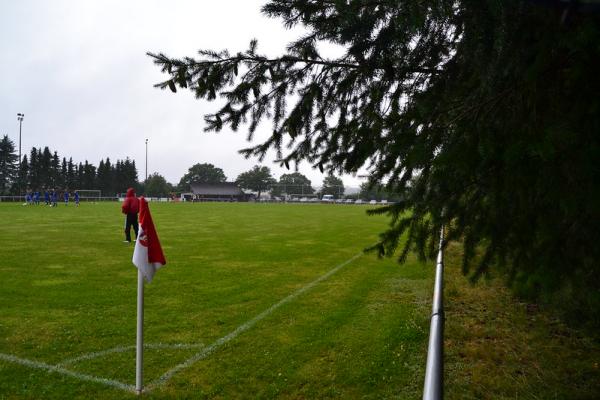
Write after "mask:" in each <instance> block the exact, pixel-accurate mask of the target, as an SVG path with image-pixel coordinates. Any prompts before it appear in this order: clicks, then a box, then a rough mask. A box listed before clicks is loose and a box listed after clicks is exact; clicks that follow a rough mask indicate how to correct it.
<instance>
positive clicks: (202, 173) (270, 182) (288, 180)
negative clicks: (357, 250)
mask: <svg viewBox="0 0 600 400" xmlns="http://www.w3.org/2000/svg"><path fill="white" fill-rule="evenodd" d="M226 181H227V177H226V176H225V173H224V172H223V170H222V169H221V168H218V167H215V166H214V165H213V164H208V163H198V164H195V165H193V166H192V167H190V168H189V169H188V172H187V173H186V174H185V175H184V176H183V177H182V178H181V180H180V181H179V185H178V186H177V189H178V190H179V191H180V192H189V191H191V185H192V184H201V183H222V182H226ZM235 183H237V184H238V186H239V187H240V188H242V189H246V190H250V191H253V192H256V194H257V197H260V195H261V194H262V193H265V192H270V193H271V195H272V196H285V195H287V196H296V197H302V196H313V195H315V194H317V193H316V190H315V188H313V186H312V182H311V180H310V179H308V178H307V177H306V176H305V175H303V174H301V173H300V172H293V173H289V174H283V175H281V176H280V177H279V180H277V179H275V177H273V175H272V173H271V169H270V168H269V167H265V166H259V165H255V166H254V167H253V168H252V169H250V170H249V171H246V172H243V173H241V174H239V175H238V177H237V178H236V179H235ZM344 190H345V189H344V183H343V181H342V180H341V179H340V178H338V177H335V176H333V175H328V176H327V177H325V179H324V180H323V186H322V187H321V190H320V191H319V193H318V194H319V195H324V194H331V195H333V196H334V197H335V198H340V197H342V196H343V195H344Z"/></svg>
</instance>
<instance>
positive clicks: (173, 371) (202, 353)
mask: <svg viewBox="0 0 600 400" xmlns="http://www.w3.org/2000/svg"><path fill="white" fill-rule="evenodd" d="M362 254H363V253H362V252H361V253H358V254H357V255H355V256H354V257H352V258H350V259H349V260H346V261H344V262H343V263H341V264H339V265H337V266H335V267H334V268H333V269H331V270H329V271H328V272H327V273H325V274H323V275H321V276H320V277H318V278H317V279H315V280H314V281H312V282H310V283H308V284H307V285H305V286H303V287H301V288H300V289H298V290H296V291H295V292H293V293H292V294H290V295H288V296H287V297H285V298H284V299H282V300H280V301H279V302H277V303H275V304H273V305H272V306H271V307H269V308H267V309H266V310H265V311H263V312H261V313H260V314H258V315H257V316H256V317H254V318H252V319H250V320H249V321H246V322H245V323H243V324H242V325H240V326H238V327H237V328H236V329H235V330H234V331H232V332H230V333H229V334H227V335H225V336H223V337H221V338H220V339H217V340H216V341H215V342H213V343H212V344H211V345H209V346H207V347H205V348H204V349H202V350H201V351H200V352H198V353H196V354H194V355H193V356H192V357H190V358H188V359H187V360H185V361H184V362H182V363H181V364H179V365H177V366H175V367H173V368H171V369H170V370H169V371H167V372H165V373H164V374H163V375H162V376H161V377H160V378H158V379H156V380H155V381H153V382H151V383H150V384H149V385H148V386H147V387H146V390H145V391H146V392H148V391H150V390H154V389H155V388H157V387H159V386H161V385H163V384H165V383H166V382H167V381H168V380H169V379H171V378H172V377H173V376H174V375H175V374H177V373H178V372H180V371H181V370H183V369H185V368H188V367H190V366H192V365H193V364H195V363H196V362H198V361H200V360H202V359H204V358H206V357H208V356H209V355H211V354H212V353H214V352H215V351H216V350H217V349H218V348H219V347H221V346H223V345H224V344H226V343H227V342H229V341H231V340H233V339H235V338H236V337H237V336H239V335H240V334H241V333H243V332H245V331H247V330H248V329H250V328H252V327H253V326H254V325H256V324H257V323H258V322H259V321H261V320H262V319H264V318H265V317H267V316H268V315H270V314H272V313H273V311H275V310H277V309H278V308H279V307H281V306H283V305H284V304H286V303H289V302H290V301H292V300H294V299H295V298H296V297H298V296H300V295H301V294H303V293H304V292H306V291H308V290H310V289H312V288H313V287H314V286H316V285H318V284H319V283H321V282H323V281H324V280H325V279H327V278H329V277H330V276H331V275H333V274H335V273H336V272H338V271H339V270H340V269H342V268H343V267H345V266H346V265H348V264H350V263H351V262H352V261H354V260H356V259H357V258H359V257H360V256H362Z"/></svg>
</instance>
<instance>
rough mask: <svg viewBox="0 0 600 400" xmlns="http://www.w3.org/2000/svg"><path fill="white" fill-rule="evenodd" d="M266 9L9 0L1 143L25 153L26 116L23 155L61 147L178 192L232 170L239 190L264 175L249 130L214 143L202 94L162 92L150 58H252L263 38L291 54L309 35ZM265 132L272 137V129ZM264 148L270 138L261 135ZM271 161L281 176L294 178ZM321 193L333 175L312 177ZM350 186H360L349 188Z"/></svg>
mask: <svg viewBox="0 0 600 400" xmlns="http://www.w3.org/2000/svg"><path fill="white" fill-rule="evenodd" d="M263 3H264V1H258V0H211V1H191V0H190V1H155V0H138V1H130V0H102V1H100V0H97V1H91V0H90V1H82V0H60V1H59V0H53V1H42V0H39V1H33V0H19V1H9V0H0V38H1V39H0V54H1V55H2V56H1V58H0V59H1V60H2V62H0V74H1V76H2V80H0V134H2V135H4V134H8V135H9V136H10V138H11V139H12V140H13V141H14V142H15V144H16V145H17V146H18V134H19V133H18V122H17V118H16V114H17V113H19V112H22V113H24V114H25V120H24V121H23V136H22V149H23V153H24V154H28V153H29V151H30V149H31V147H32V146H35V147H44V146H49V147H50V148H51V149H52V150H53V151H54V150H56V151H58V153H59V155H60V156H61V157H62V156H67V157H68V156H72V157H73V159H74V160H75V161H82V162H83V161H85V160H86V159H87V160H88V161H90V162H92V163H93V164H95V165H98V162H99V160H100V159H101V158H106V157H107V156H108V157H110V158H111V160H115V159H124V158H125V157H130V158H132V159H134V160H135V161H136V164H137V166H138V173H139V175H140V179H143V177H144V172H145V171H144V140H145V138H148V139H149V146H148V149H149V163H148V164H149V165H148V173H149V174H150V173H152V172H159V173H160V174H162V175H163V176H165V177H166V178H167V180H168V181H170V182H173V183H177V182H178V181H179V179H180V177H181V176H182V175H183V174H184V173H185V172H186V171H187V169H188V168H189V167H190V166H191V165H193V164H195V163H198V162H209V163H212V164H214V165H216V166H218V167H220V168H223V170H224V171H225V174H226V175H227V177H228V178H229V179H230V180H234V179H235V178H236V177H237V175H238V174H239V173H241V172H243V171H246V170H248V169H250V168H251V167H252V166H253V165H255V164H257V161H256V160H253V159H250V160H245V159H244V158H243V157H242V156H240V155H239V154H238V153H237V150H239V149H241V148H244V147H247V146H248V142H246V140H245V132H244V129H242V130H240V131H239V132H238V133H233V132H230V131H226V130H224V131H223V132H221V133H219V134H215V133H204V132H203V127H204V120H203V115H204V114H205V113H207V112H210V111H214V110H215V108H216V107H217V104H215V103H207V102H205V101H198V100H195V99H194V97H193V94H192V93H191V92H178V93H177V94H171V93H170V92H167V91H161V90H158V89H155V88H153V84H154V83H157V82H159V81H160V80H163V79H164V76H162V75H161V73H160V71H159V69H158V68H157V67H156V66H155V65H154V64H153V63H152V61H151V59H150V58H149V57H148V56H146V55H145V53H146V51H153V52H159V51H162V52H165V53H166V54H168V55H171V56H185V55H194V54H196V51H197V50H198V49H200V48H212V49H215V50H220V49H224V48H227V49H229V50H230V51H238V50H245V49H246V48H247V46H248V42H249V41H250V39H252V38H257V39H258V40H259V49H262V51H264V52H266V53H267V54H272V55H276V54H280V53H281V52H282V50H283V49H284V48H285V45H286V43H287V42H289V41H290V40H292V39H293V38H295V37H296V36H297V34H298V32H299V31H295V32H294V31H288V30H285V29H284V28H283V27H282V25H281V23H280V21H278V20H273V19H267V18H265V17H263V16H262V15H261V14H260V11H259V10H260V6H261V5H262V4H263ZM265 132H268V126H267V125H265ZM259 136H260V135H259ZM273 158H274V157H271V159H267V160H265V161H264V163H263V164H264V165H267V166H269V167H270V168H271V169H272V171H273V173H274V175H275V176H276V177H279V175H281V174H282V173H286V172H288V171H287V170H285V169H284V168H283V169H282V168H279V167H278V166H277V165H276V164H273V163H272V160H273ZM300 172H302V173H304V174H305V175H307V176H308V177H309V178H310V179H311V180H312V181H313V183H314V184H316V185H320V184H321V181H322V179H323V177H324V176H323V175H322V174H321V173H320V172H319V171H318V170H313V169H311V168H310V166H309V165H307V164H303V165H301V166H300ZM343 179H344V183H345V184H346V185H347V186H355V187H357V186H358V185H359V183H360V182H361V181H362V180H361V179H360V178H357V177H351V176H344V177H343Z"/></svg>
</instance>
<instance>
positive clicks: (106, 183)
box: [97, 157, 116, 195]
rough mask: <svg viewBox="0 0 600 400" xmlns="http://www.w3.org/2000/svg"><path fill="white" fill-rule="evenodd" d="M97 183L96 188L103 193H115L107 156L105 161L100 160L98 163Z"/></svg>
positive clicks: (111, 170)
mask: <svg viewBox="0 0 600 400" xmlns="http://www.w3.org/2000/svg"><path fill="white" fill-rule="evenodd" d="M97 184H98V189H99V190H100V191H102V193H103V194H105V195H113V194H115V193H116V191H115V189H114V182H113V169H112V165H111V163H110V159H109V158H108V157H107V158H106V161H104V160H100V163H99V164H98V176H97Z"/></svg>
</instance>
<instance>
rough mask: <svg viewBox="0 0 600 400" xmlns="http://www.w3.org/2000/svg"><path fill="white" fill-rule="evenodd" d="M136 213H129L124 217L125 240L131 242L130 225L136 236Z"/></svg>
mask: <svg viewBox="0 0 600 400" xmlns="http://www.w3.org/2000/svg"><path fill="white" fill-rule="evenodd" d="M137 217H138V216H137V214H136V213H129V214H127V217H126V219H125V240H127V241H128V242H131V227H132V226H133V231H134V232H135V238H136V239H137V236H138V218H137Z"/></svg>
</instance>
